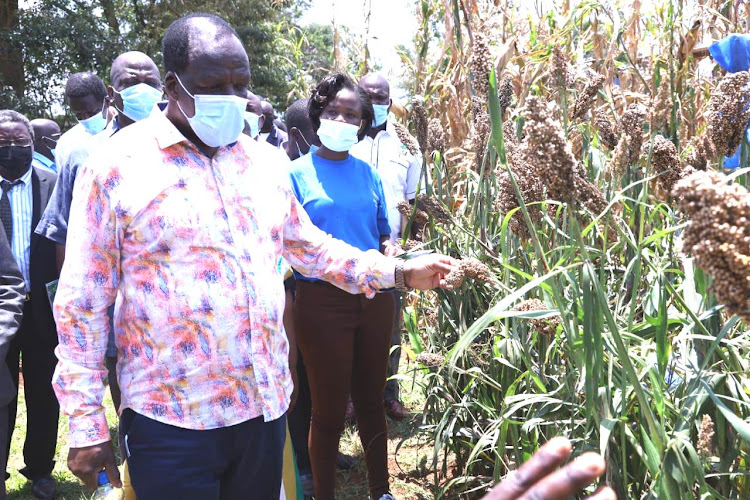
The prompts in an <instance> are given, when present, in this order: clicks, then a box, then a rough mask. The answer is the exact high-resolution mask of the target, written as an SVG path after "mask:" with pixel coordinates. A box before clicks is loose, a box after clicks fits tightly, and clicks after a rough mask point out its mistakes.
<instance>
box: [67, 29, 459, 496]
mask: <svg viewBox="0 0 750 500" xmlns="http://www.w3.org/2000/svg"><path fill="white" fill-rule="evenodd" d="M163 51H164V66H165V68H164V69H165V71H166V76H165V91H166V94H167V97H168V104H167V106H166V109H165V110H164V112H163V113H153V114H152V115H151V116H150V117H148V118H146V119H145V120H142V121H140V122H138V123H135V124H133V125H131V126H130V127H128V128H127V129H126V130H123V131H121V132H120V133H118V134H117V135H116V136H114V137H112V139H111V140H110V143H109V144H108V147H107V148H106V151H98V152H96V153H94V154H93V155H92V156H91V157H90V158H89V160H88V161H87V163H86V164H85V165H84V167H83V171H82V172H81V173H80V176H81V179H82V180H83V182H77V183H76V186H75V194H74V196H73V205H72V207H71V213H70V220H69V237H68V252H67V254H68V255H69V256H71V255H74V256H76V257H75V259H73V258H70V257H69V258H68V260H66V263H65V266H64V268H63V272H62V276H61V278H60V284H59V288H58V292H57V297H56V301H55V317H56V320H57V324H58V332H59V338H60V344H59V346H58V349H57V351H56V354H57V356H58V358H59V360H60V361H59V364H58V366H57V370H56V372H55V377H54V387H55V392H56V393H57V396H58V399H59V400H60V407H61V409H62V411H63V412H64V413H65V414H67V415H68V416H69V417H70V435H69V443H70V447H71V449H70V453H69V456H68V466H69V467H70V469H71V470H72V471H73V473H74V474H76V475H77V476H78V477H79V478H81V479H82V480H83V481H84V482H85V483H86V484H87V485H88V486H89V487H90V488H92V489H93V488H94V487H95V486H96V477H97V474H98V473H99V472H100V471H101V470H102V469H104V470H106V472H107V474H108V475H109V478H110V481H111V482H112V483H113V484H114V485H115V486H119V485H120V478H119V475H118V472H117V469H116V467H115V457H114V453H113V448H112V444H111V441H110V437H109V430H108V428H107V422H106V419H105V418H104V411H103V409H102V404H101V402H102V397H103V394H104V385H103V380H104V377H105V376H106V369H105V367H104V364H103V361H104V353H105V349H106V344H107V313H106V310H107V307H108V306H109V305H110V304H112V303H113V302H115V334H116V343H117V347H118V351H119V353H120V359H119V362H118V377H119V380H120V386H121V388H122V403H121V409H122V415H121V432H122V433H123V434H124V436H125V437H124V441H125V453H126V454H127V458H128V463H129V467H130V475H131V480H132V484H133V487H134V489H135V492H136V496H137V497H138V498H139V500H164V499H172V498H174V499H181V500H185V499H188V500H189V499H196V500H198V499H200V500H210V499H247V498H253V499H256V498H257V499H261V500H266V499H275V498H279V485H280V484H281V464H282V448H283V444H284V438H285V413H286V410H287V407H288V404H289V397H290V394H291V392H292V379H291V376H290V373H289V366H288V358H287V353H288V349H289V345H288V342H287V339H286V336H285V335H284V330H283V326H282V311H283V307H284V287H283V283H282V277H281V276H280V275H279V271H278V267H277V265H276V263H277V262H278V260H279V257H281V256H283V257H284V258H285V259H286V260H287V261H288V262H289V263H290V264H291V265H292V266H294V267H295V269H297V270H298V271H300V272H301V273H303V274H306V275H309V276H313V277H316V278H320V279H324V280H327V281H330V282H331V283H333V284H335V285H336V286H338V287H340V288H342V289H345V290H347V291H349V292H351V293H362V294H365V295H367V296H368V297H372V296H374V294H376V293H378V291H380V290H382V289H389V288H393V287H394V286H396V287H398V288H402V289H404V288H405V287H413V288H422V289H427V288H433V287H437V286H441V285H445V281H444V280H443V279H442V278H443V275H444V274H446V273H448V272H450V270H451V269H452V268H453V265H454V263H453V261H452V260H451V259H449V258H447V257H443V256H428V257H423V258H420V259H414V260H410V261H400V260H396V259H392V258H386V257H384V256H383V255H382V254H380V253H378V252H375V251H371V252H366V253H363V252H360V251H357V250H355V249H353V248H351V247H349V246H348V245H346V244H344V243H342V242H340V241H337V240H334V239H333V238H331V237H330V236H328V235H326V234H325V233H323V232H321V231H320V230H318V229H317V228H316V227H315V226H314V225H313V224H312V223H311V222H310V220H309V219H308V217H307V215H306V213H305V211H304V210H303V209H302V208H301V207H300V206H299V204H298V203H297V202H296V199H295V197H294V196H293V195H292V193H291V188H290V183H289V180H288V177H287V176H286V174H285V172H286V170H287V169H286V168H285V166H286V164H287V162H288V161H289V160H288V159H287V157H286V155H285V154H284V152H283V151H281V150H279V151H278V153H277V152H276V151H273V150H269V148H261V147H260V146H259V144H258V143H257V142H255V141H253V140H251V139H250V138H249V137H246V136H244V135H242V134H241V132H242V129H243V127H244V114H245V107H246V104H247V99H246V96H247V87H248V84H249V82H250V68H249V64H248V57H247V54H246V52H245V50H244V48H243V46H242V43H241V41H240V39H239V38H238V36H237V34H236V32H235V31H234V30H233V29H232V28H231V26H229V25H228V24H227V23H226V22H225V21H224V20H223V19H221V18H219V17H216V16H212V15H208V14H196V15H190V16H186V17H183V18H181V19H179V20H177V21H175V22H174V23H173V24H172V25H171V26H170V27H169V28H168V29H167V31H166V33H165V36H164V40H163ZM269 166H271V167H273V168H269Z"/></svg>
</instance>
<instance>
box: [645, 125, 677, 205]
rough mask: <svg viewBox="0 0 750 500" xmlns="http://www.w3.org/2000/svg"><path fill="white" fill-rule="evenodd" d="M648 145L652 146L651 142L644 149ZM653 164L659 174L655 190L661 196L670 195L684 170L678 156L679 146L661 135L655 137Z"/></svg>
mask: <svg viewBox="0 0 750 500" xmlns="http://www.w3.org/2000/svg"><path fill="white" fill-rule="evenodd" d="M648 147H650V145H649V143H646V144H644V149H647V148H648ZM651 166H652V167H653V170H654V174H659V177H657V178H656V179H654V182H653V184H654V188H655V190H656V191H657V193H658V194H659V195H660V196H665V197H668V196H669V194H670V193H671V192H672V188H674V185H675V183H677V181H679V180H680V179H681V178H682V172H683V169H682V165H681V164H680V159H679V157H678V156H677V148H676V147H675V145H674V144H673V143H672V141H670V140H668V139H665V138H664V137H662V136H660V135H657V136H655V137H654V145H653V151H652V152H651Z"/></svg>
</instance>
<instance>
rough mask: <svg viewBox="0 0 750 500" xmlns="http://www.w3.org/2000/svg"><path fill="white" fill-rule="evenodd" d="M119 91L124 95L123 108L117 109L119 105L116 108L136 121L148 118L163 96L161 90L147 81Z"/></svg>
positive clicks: (121, 95)
mask: <svg viewBox="0 0 750 500" xmlns="http://www.w3.org/2000/svg"><path fill="white" fill-rule="evenodd" d="M115 92H117V91H116V90H115ZM117 93H118V94H120V97H122V109H117V106H115V109H117V111H119V112H120V113H122V114H124V115H125V116H127V117H128V118H130V119H131V120H133V121H136V122H137V121H140V120H143V119H144V118H148V116H149V115H150V114H151V111H153V109H154V106H155V105H156V103H157V102H159V101H161V96H162V92H161V90H159V89H155V88H154V87H152V86H151V85H149V84H147V83H139V84H136V85H133V86H131V87H128V88H126V89H123V90H122V91H121V92H117Z"/></svg>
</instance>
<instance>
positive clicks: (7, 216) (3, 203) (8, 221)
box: [0, 181, 19, 245]
mask: <svg viewBox="0 0 750 500" xmlns="http://www.w3.org/2000/svg"><path fill="white" fill-rule="evenodd" d="M18 182H19V181H15V182H10V181H2V182H0V186H2V188H3V195H2V197H0V221H2V223H3V229H5V236H7V237H8V243H10V244H11V245H13V243H11V242H12V241H13V212H12V211H11V209H10V197H9V196H8V191H10V190H11V188H13V186H15V185H16V184H18Z"/></svg>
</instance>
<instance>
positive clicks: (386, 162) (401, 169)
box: [349, 125, 429, 242]
mask: <svg viewBox="0 0 750 500" xmlns="http://www.w3.org/2000/svg"><path fill="white" fill-rule="evenodd" d="M349 154H351V155H352V156H354V157H356V158H359V159H360V160H364V161H366V162H368V163H369V164H370V165H372V167H373V168H374V169H375V170H376V171H377V172H378V175H380V180H381V181H382V182H383V191H384V192H385V201H386V206H387V207H388V224H389V225H390V226H391V241H394V242H395V241H397V240H399V239H401V229H402V223H401V213H400V212H399V211H398V208H397V207H398V204H399V202H402V201H405V200H413V199H414V198H416V197H417V186H419V192H420V193H424V192H425V189H426V183H427V182H429V174H428V177H427V181H425V179H424V178H422V181H421V183H420V177H422V157H421V156H414V155H413V154H411V153H410V152H409V150H408V149H406V146H404V145H403V144H402V143H401V141H400V140H399V138H398V135H396V133H395V132H392V130H391V128H390V125H388V126H386V129H385V130H383V131H381V132H378V134H377V135H376V136H375V139H373V138H372V137H370V136H365V138H364V139H362V140H361V141H360V142H358V143H357V144H355V145H354V147H352V149H351V150H350V151H349Z"/></svg>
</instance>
